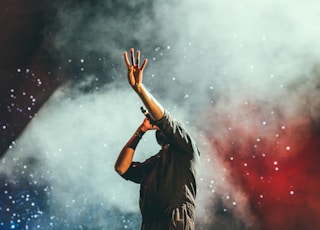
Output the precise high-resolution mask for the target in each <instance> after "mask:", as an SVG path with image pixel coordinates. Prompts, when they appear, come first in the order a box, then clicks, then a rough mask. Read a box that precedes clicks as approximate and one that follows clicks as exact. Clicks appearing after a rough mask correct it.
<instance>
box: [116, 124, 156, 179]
mask: <svg viewBox="0 0 320 230" xmlns="http://www.w3.org/2000/svg"><path fill="white" fill-rule="evenodd" d="M153 129H155V127H154V126H153V125H152V124H151V123H150V121H149V120H148V119H147V118H145V119H144V120H143V122H142V124H141V125H140V126H139V127H138V129H137V130H136V131H135V132H134V134H133V135H132V136H131V138H130V139H129V141H128V142H127V143H126V144H125V145H124V146H123V148H122V150H121V151H120V153H119V156H118V159H117V160H116V163H115V165H114V169H115V170H116V171H117V172H118V173H119V174H120V175H122V174H124V173H125V172H126V171H127V170H128V168H129V167H130V165H131V163H132V159H133V156H134V153H135V149H136V147H137V145H138V144H139V142H140V140H141V138H142V136H143V135H144V134H145V132H147V131H148V130H153Z"/></svg>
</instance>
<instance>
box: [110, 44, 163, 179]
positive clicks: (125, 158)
mask: <svg viewBox="0 0 320 230" xmlns="http://www.w3.org/2000/svg"><path fill="white" fill-rule="evenodd" d="M140 56H141V52H140V51H139V50H138V51H137V52H136V53H134V49H133V48H131V49H130V57H129V58H128V53H127V52H124V53H123V57H124V62H125V64H126V66H127V70H128V74H127V77H128V83H129V85H130V86H131V87H132V89H133V90H134V92H135V93H136V94H137V95H138V96H139V97H140V99H141V101H142V102H143V104H144V106H145V107H146V108H147V110H148V112H149V114H150V116H151V118H152V119H153V120H155V121H157V120H160V119H161V118H162V117H163V115H164V108H163V107H162V105H161V104H160V103H159V102H158V101H157V100H156V99H155V98H154V97H153V95H152V94H151V93H150V92H149V91H148V90H147V89H146V88H145V86H144V85H143V82H142V80H143V71H144V69H145V67H146V65H147V63H148V60H147V59H144V61H143V63H142V64H141V65H140ZM156 129H158V127H157V126H155V125H152V124H151V123H150V122H149V120H148V119H144V120H143V122H142V123H141V124H140V126H139V127H138V128H137V130H136V131H135V133H134V134H133V135H132V136H131V138H130V139H129V140H128V142H127V143H126V144H125V146H124V147H123V148H122V150H121V152H120V154H119V156H118V159H117V161H116V163H115V166H114V167H115V170H116V171H117V172H118V173H119V174H124V173H125V172H126V171H127V170H128V168H129V167H130V165H131V163H132V159H133V156H134V153H135V148H136V146H137V144H138V142H139V140H140V137H139V136H137V135H136V133H140V134H141V133H145V132H147V131H149V130H156Z"/></svg>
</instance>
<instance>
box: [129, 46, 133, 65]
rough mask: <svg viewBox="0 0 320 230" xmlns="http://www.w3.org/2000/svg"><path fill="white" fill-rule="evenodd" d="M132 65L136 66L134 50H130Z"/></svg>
mask: <svg viewBox="0 0 320 230" xmlns="http://www.w3.org/2000/svg"><path fill="white" fill-rule="evenodd" d="M130 57H131V65H134V49H133V48H131V49H130Z"/></svg>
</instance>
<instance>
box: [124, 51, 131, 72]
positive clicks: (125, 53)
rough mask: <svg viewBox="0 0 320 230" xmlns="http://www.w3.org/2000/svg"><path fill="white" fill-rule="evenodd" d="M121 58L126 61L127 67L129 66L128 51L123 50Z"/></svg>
mask: <svg viewBox="0 0 320 230" xmlns="http://www.w3.org/2000/svg"><path fill="white" fill-rule="evenodd" d="M123 59H124V63H126V66H127V68H129V66H130V63H129V60H128V53H127V51H125V52H123Z"/></svg>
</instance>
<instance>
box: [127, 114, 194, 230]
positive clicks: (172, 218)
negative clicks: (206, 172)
mask: <svg viewBox="0 0 320 230" xmlns="http://www.w3.org/2000/svg"><path fill="white" fill-rule="evenodd" d="M157 126H158V127H159V128H160V129H161V131H162V132H163V133H164V134H165V135H166V136H167V137H168V138H169V139H170V140H171V142H172V144H170V145H167V146H166V147H165V148H163V149H162V150H160V152H159V153H158V154H156V155H154V156H152V157H150V158H149V159H147V160H145V161H144V162H142V163H141V162H132V164H131V166H130V167H129V169H128V170H127V171H126V172H125V173H124V174H123V175H122V176H123V178H125V179H126V180H130V181H133V182H135V183H139V184H140V200H139V206H140V211H141V215H142V225H141V229H142V230H158V229H159V230H160V229H161V230H164V229H169V230H171V229H172V230H173V229H178V230H193V229H195V226H194V211H195V198H196V174H197V168H198V164H199V156H200V152H199V149H198V147H197V145H196V143H195V141H194V140H193V138H192V137H191V136H190V134H189V133H188V131H187V130H186V129H185V128H184V127H183V126H182V125H181V124H180V123H179V122H177V121H175V120H174V119H173V118H172V117H171V115H170V114H169V113H168V112H167V111H165V114H164V116H163V118H161V119H160V120H159V121H158V123H157Z"/></svg>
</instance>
